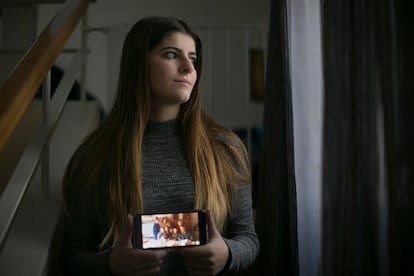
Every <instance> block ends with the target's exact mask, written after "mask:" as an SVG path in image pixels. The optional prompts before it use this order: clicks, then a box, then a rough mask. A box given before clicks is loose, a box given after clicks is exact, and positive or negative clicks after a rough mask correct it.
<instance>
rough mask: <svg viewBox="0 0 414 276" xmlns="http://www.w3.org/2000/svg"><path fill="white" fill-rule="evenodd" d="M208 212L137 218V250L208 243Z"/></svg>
mask: <svg viewBox="0 0 414 276" xmlns="http://www.w3.org/2000/svg"><path fill="white" fill-rule="evenodd" d="M206 232H207V231H206V220H205V213H204V212H203V211H200V210H192V211H185V212H171V213H156V214H155V213H144V214H137V215H135V216H134V237H133V243H134V246H135V247H136V248H140V249H156V248H170V247H185V246H197V245H202V244H205V243H206V242H207V233H206Z"/></svg>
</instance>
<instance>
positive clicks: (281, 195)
mask: <svg viewBox="0 0 414 276" xmlns="http://www.w3.org/2000/svg"><path fill="white" fill-rule="evenodd" d="M266 72H267V73H266V92H265V97H264V117H263V148H264V151H263V156H262V164H261V168H262V169H261V170H260V176H259V185H258V187H257V205H256V224H257V225H256V229H257V233H258V236H259V240H260V246H261V250H260V254H259V258H258V260H257V262H256V266H255V270H256V273H255V274H252V275H287V276H288V275H298V274H299V267H298V239H297V213H296V210H297V209H296V183H295V172H294V169H295V167H294V151H293V119H292V99H291V86H290V70H289V51H288V26H287V7H286V1H285V0H273V1H271V7H270V25H269V37H268V56H267V71H266Z"/></svg>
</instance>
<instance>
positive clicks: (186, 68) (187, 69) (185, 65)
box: [180, 57, 195, 73]
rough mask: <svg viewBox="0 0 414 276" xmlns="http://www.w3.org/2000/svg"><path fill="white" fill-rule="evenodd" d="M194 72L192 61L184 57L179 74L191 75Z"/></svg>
mask: <svg viewBox="0 0 414 276" xmlns="http://www.w3.org/2000/svg"><path fill="white" fill-rule="evenodd" d="M194 70H195V69H194V64H193V61H192V60H191V59H190V58H187V57H184V58H183V59H182V61H181V67H180V72H183V73H192V72H193V71H194Z"/></svg>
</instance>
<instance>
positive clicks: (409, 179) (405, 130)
mask: <svg viewBox="0 0 414 276" xmlns="http://www.w3.org/2000/svg"><path fill="white" fill-rule="evenodd" d="M381 2H382V6H383V7H384V8H383V9H381V10H380V12H381V13H380V14H379V19H378V21H379V22H380V27H381V28H380V30H378V35H379V36H381V37H382V38H383V41H384V43H383V44H381V46H382V47H381V48H380V50H381V51H380V53H379V60H380V63H379V64H380V72H381V85H382V87H383V89H382V99H383V105H384V121H385V141H386V158H387V159H386V160H387V179H386V180H387V188H388V205H389V208H388V210H389V211H388V213H389V220H388V230H389V231H388V248H389V254H388V255H389V260H388V263H389V275H414V263H413V261H414V16H413V15H414V3H413V1H412V0H399V1H390V0H388V1H385V0H383V1H381Z"/></svg>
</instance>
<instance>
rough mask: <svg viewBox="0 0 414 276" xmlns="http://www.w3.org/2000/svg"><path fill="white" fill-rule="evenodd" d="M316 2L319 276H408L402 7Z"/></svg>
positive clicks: (407, 66)
mask: <svg viewBox="0 0 414 276" xmlns="http://www.w3.org/2000/svg"><path fill="white" fill-rule="evenodd" d="M321 3H322V4H321V8H322V10H321V14H322V37H323V41H322V45H323V46H322V47H323V65H324V86H325V96H324V99H325V102H324V114H325V116H324V141H323V147H324V150H323V193H322V200H323V215H322V221H323V225H322V263H321V272H322V275H327V276H330V275H384V276H385V275H412V274H413V273H414V269H413V266H412V261H413V260H414V255H413V252H414V237H413V233H414V219H413V218H414V214H413V209H414V203H413V202H414V200H413V199H414V193H413V192H414V188H413V187H414V186H413V183H414V127H413V126H412V124H413V121H414V85H413V81H414V70H413V65H414V58H413V51H414V44H413V39H414V33H413V31H412V30H413V27H414V26H413V19H411V18H412V16H411V15H412V13H413V12H414V10H413V4H412V1H411V3H410V2H409V1H404V0H395V1H394V0H378V1H369V0H330V1H323V0H322V2H321ZM381 152H384V155H383V157H381V154H380V153H381ZM381 158H382V159H383V160H381ZM380 191H383V192H384V193H385V197H384V198H381V196H380Z"/></svg>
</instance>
